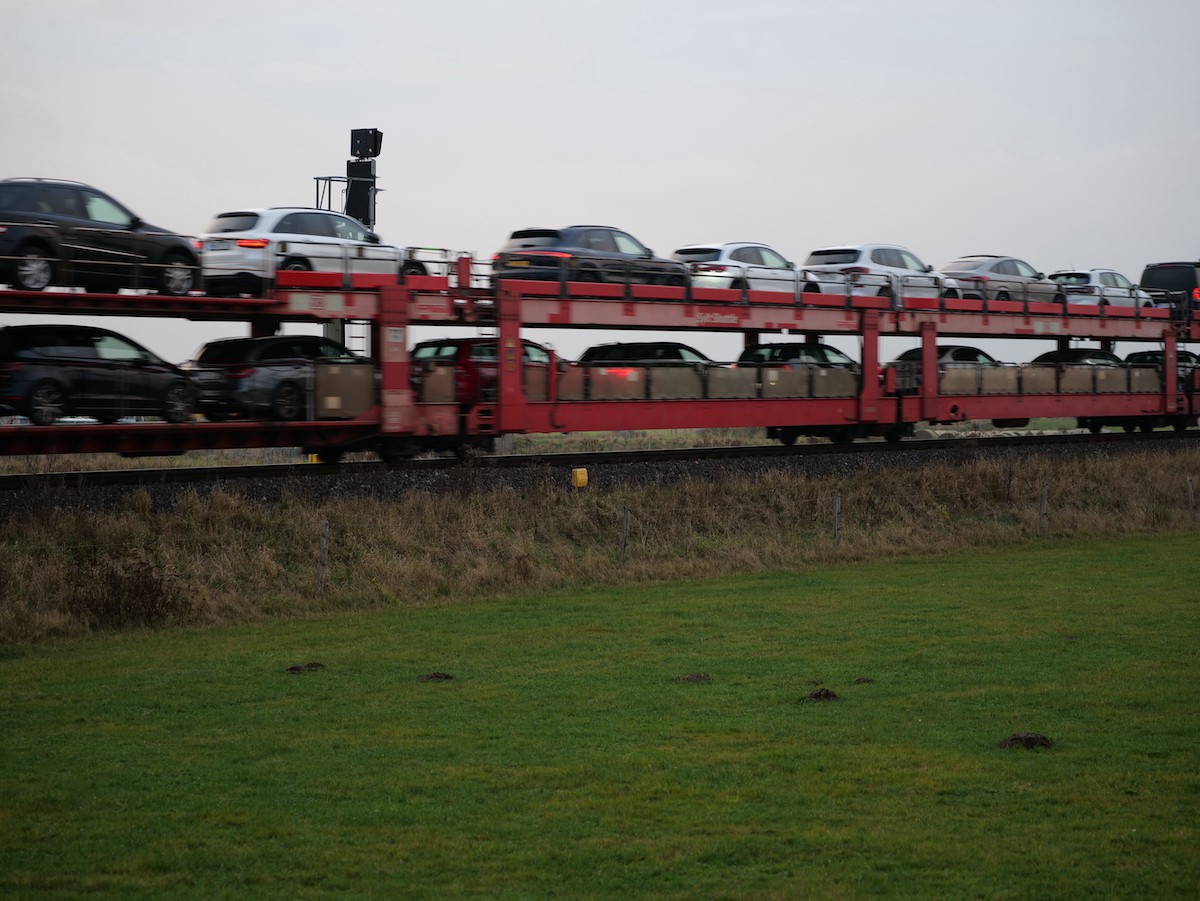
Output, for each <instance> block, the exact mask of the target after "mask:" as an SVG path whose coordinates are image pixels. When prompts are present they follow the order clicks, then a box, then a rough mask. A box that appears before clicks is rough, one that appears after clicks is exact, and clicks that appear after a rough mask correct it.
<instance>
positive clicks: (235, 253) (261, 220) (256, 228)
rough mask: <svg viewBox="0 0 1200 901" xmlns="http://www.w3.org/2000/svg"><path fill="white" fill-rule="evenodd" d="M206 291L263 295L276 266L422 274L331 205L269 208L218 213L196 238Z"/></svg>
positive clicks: (396, 250)
mask: <svg viewBox="0 0 1200 901" xmlns="http://www.w3.org/2000/svg"><path fill="white" fill-rule="evenodd" d="M200 246H201V252H200V258H201V265H202V266H203V271H204V282H205V286H206V287H207V289H208V292H209V293H210V294H217V293H222V292H227V293H234V294H239V293H240V294H261V293H262V292H263V291H264V290H265V289H266V288H268V287H270V286H271V285H272V284H273V283H274V281H275V273H276V272H278V271H280V270H289V269H291V270H300V271H311V272H337V273H341V274H343V275H346V276H350V275H356V274H376V275H390V276H394V277H396V278H400V277H402V276H404V275H408V274H419V275H424V274H426V273H425V267H424V266H423V265H422V264H420V263H419V262H415V261H410V260H408V258H407V255H406V253H405V250H404V248H401V247H394V246H392V245H391V244H382V243H380V240H379V235H377V234H375V232H373V231H371V230H370V229H368V228H367V227H366V226H365V225H363V224H362V223H361V222H359V221H358V220H357V219H352V218H351V217H349V216H345V215H343V214H341V213H335V212H332V211H330V210H317V209H308V208H305V207H272V208H270V209H260V210H234V211H232V212H228V213H219V214H218V215H217V216H216V217H215V218H214V219H213V221H212V222H211V223H209V226H208V233H207V234H205V235H202V236H201V239H200Z"/></svg>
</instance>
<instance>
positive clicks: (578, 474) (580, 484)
mask: <svg viewBox="0 0 1200 901" xmlns="http://www.w3.org/2000/svg"><path fill="white" fill-rule="evenodd" d="M571 487H572V488H586V487H587V470H586V469H572V470H571Z"/></svg>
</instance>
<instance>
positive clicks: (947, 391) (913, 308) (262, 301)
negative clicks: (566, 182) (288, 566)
mask: <svg viewBox="0 0 1200 901" xmlns="http://www.w3.org/2000/svg"><path fill="white" fill-rule="evenodd" d="M471 273H472V261H471V260H470V259H469V258H463V259H460V260H459V263H458V266H457V267H456V268H455V271H454V272H452V273H451V274H450V276H448V277H409V278H408V279H407V280H406V281H405V283H404V284H392V283H388V281H387V280H386V279H383V278H372V279H354V280H353V281H351V282H349V283H346V282H345V281H343V279H342V277H341V276H340V275H338V276H331V275H326V274H322V273H310V272H296V273H287V276H286V277H287V278H288V281H287V282H286V283H284V284H283V285H281V286H280V287H277V289H276V290H275V291H274V292H273V293H272V294H270V295H268V296H266V297H261V298H240V297H239V298H227V297H209V296H191V297H182V298H179V297H159V296H152V295H129V294H80V293H29V292H17V291H3V292H0V311H4V312H22V313H34V312H36V313H42V314H47V313H49V314H55V315H63V316H70V315H119V316H154V317H172V318H186V319H192V320H220V321H243V322H246V323H247V325H248V328H249V331H250V333H251V334H254V335H263V334H272V333H274V332H275V331H276V330H277V329H278V328H279V326H280V324H281V323H283V322H310V323H327V322H331V321H344V320H352V321H356V322H362V323H366V324H367V327H368V328H369V331H370V344H371V348H372V352H373V355H374V357H375V358H376V359H377V361H378V364H379V374H380V378H379V385H378V396H377V397H376V398H373V399H372V402H371V403H369V404H366V405H361V406H362V409H361V410H358V411H356V413H355V415H352V416H349V417H348V418H340V419H338V418H332V417H331V418H324V419H320V420H313V421H308V422H297V423H275V422H255V421H247V422H235V423H206V422H200V421H197V422H194V423H187V424H183V425H167V424H159V423H146V422H142V423H133V424H115V425H95V426H91V425H70V426H48V427H32V426H22V425H18V426H7V427H0V453H4V454H35V453H80V452H97V451H111V452H116V453H123V454H169V453H179V452H183V451H187V450H196V449H203V448H232V447H301V448H303V449H305V450H307V451H309V452H312V453H317V454H319V455H321V456H322V457H323V458H324V459H328V460H334V459H337V458H339V457H340V455H341V454H342V453H343V452H345V451H347V450H356V449H370V450H374V451H376V452H378V453H379V454H380V455H381V456H382V457H384V458H385V459H389V460H392V459H399V458H402V457H405V456H408V455H410V454H412V453H414V452H416V451H419V450H421V449H455V448H460V447H463V446H465V445H470V444H478V445H484V446H486V445H488V444H489V443H490V441H491V440H492V439H494V438H495V437H496V436H499V435H503V434H509V433H536V432H574V431H611V430H641V429H662V428H714V427H754V428H764V429H767V430H769V433H770V434H772V435H774V436H776V437H778V438H779V439H780V440H783V441H785V442H790V441H793V440H795V439H796V438H797V437H798V436H800V435H824V436H826V437H830V438H833V439H835V440H849V439H852V438H854V437H858V436H865V435H882V436H885V437H888V438H898V437H901V436H903V435H904V434H906V433H908V432H910V431H911V429H912V427H913V425H914V424H916V423H920V422H933V423H947V422H962V421H967V420H992V421H995V422H997V423H1000V424H1006V423H1010V424H1019V423H1022V422H1027V421H1028V420H1030V419H1035V418H1044V417H1074V418H1076V419H1077V420H1079V422H1080V424H1081V425H1083V426H1084V427H1090V428H1093V429H1096V430H1098V429H1099V428H1101V427H1103V426H1105V425H1123V426H1125V427H1126V428H1139V427H1140V428H1153V427H1157V426H1160V425H1170V426H1174V427H1176V428H1186V427H1188V426H1190V425H1194V424H1195V423H1196V412H1197V410H1196V401H1195V392H1194V391H1193V388H1194V385H1193V384H1185V385H1180V384H1179V382H1178V380H1177V379H1176V378H1174V377H1164V375H1163V374H1164V373H1174V372H1175V370H1176V348H1177V344H1178V343H1179V342H1180V341H1196V340H1200V321H1198V320H1197V318H1196V317H1195V316H1194V315H1192V314H1191V313H1190V311H1189V312H1188V313H1187V314H1186V315H1181V313H1180V311H1178V310H1173V309H1137V308H1114V307H1104V308H1100V307H1083V306H1075V305H1072V306H1070V307H1064V306H1062V305H1058V304H1046V303H1030V302H1021V301H1003V302H1000V301H990V302H985V301H978V300H961V299H942V300H928V299H923V300H915V299H910V300H905V299H903V298H888V297H857V296H842V295H830V294H803V293H797V294H795V295H792V294H787V293H778V292H754V291H732V290H722V289H699V288H697V289H690V288H682V287H665V286H643V285H625V284H605V283H599V284H597V283H560V282H533V281H513V282H503V283H501V285H500V286H499V288H491V287H473V286H472V282H473V279H472V274H471ZM414 325H422V326H430V325H444V326H447V327H449V326H463V325H468V326H477V327H479V328H484V329H488V330H489V331H490V332H492V333H494V334H495V336H496V340H497V347H498V357H499V360H498V362H499V366H498V379H497V382H498V384H497V389H496V391H495V396H494V398H489V399H487V400H486V401H483V402H479V403H473V404H470V405H462V404H460V403H458V402H457V399H456V398H455V397H454V396H453V392H452V391H449V390H447V385H450V384H452V383H453V380H452V379H450V378H437V377H436V375H437V374H436V373H434V374H433V375H434V377H428V376H429V374H428V373H427V374H426V377H423V378H422V379H421V380H420V388H419V390H414V387H413V384H414V383H413V380H412V378H411V375H412V373H411V364H410V360H409V349H410V346H411V344H412V341H411V340H410V329H411V328H412V327H413V326H414ZM542 328H580V329H601V330H606V331H609V330H636V329H654V330H693V331H697V332H709V333H711V332H721V333H729V334H739V335H741V336H743V340H744V341H745V343H747V344H751V343H755V342H756V341H757V340H758V339H759V338H760V337H761V336H762V335H765V334H770V333H778V332H784V331H786V332H788V333H789V334H801V335H805V336H809V337H810V338H812V339H814V340H815V339H816V338H817V337H818V336H826V335H832V336H843V337H849V336H853V337H856V338H857V339H858V340H859V341H860V343H861V347H862V360H861V367H860V372H858V373H852V372H850V371H847V370H836V371H835V370H822V369H819V368H777V369H754V368H741V369H739V368H736V367H716V368H711V369H707V370H705V371H703V372H701V371H693V370H688V369H675V370H653V369H639V368H638V367H624V369H623V370H622V371H621V372H619V373H614V372H612V371H609V370H604V369H602V368H594V367H582V366H575V365H566V364H562V365H552V366H550V367H548V368H547V367H542V368H541V369H540V370H538V371H537V372H530V371H525V369H524V368H523V366H522V363H521V355H520V353H519V352H518V348H520V346H521V340H522V338H523V337H528V336H530V335H532V336H533V337H534V338H535V339H536V330H537V329H542ZM893 336H908V337H916V338H919V339H920V341H921V346H922V348H923V351H922V355H921V361H920V364H919V365H918V366H916V367H914V368H913V369H912V370H911V371H905V370H903V369H899V368H896V367H893V366H885V365H883V364H882V361H881V360H880V357H879V345H880V339H881V338H883V337H893ZM949 337H977V338H1021V337H1028V338H1038V339H1047V338H1050V339H1057V340H1058V341H1059V343H1060V344H1062V345H1065V344H1066V343H1067V342H1069V341H1070V340H1071V339H1091V340H1098V341H1101V342H1114V341H1118V340H1120V341H1145V342H1154V343H1155V344H1156V345H1161V346H1162V347H1163V348H1164V362H1163V365H1162V367H1161V368H1154V367H1141V368H1126V367H1115V368H1112V369H1108V370H1105V369H1103V368H1101V367H1090V366H1089V367H1064V366H1057V367H1055V366H1051V367H1045V366H1031V365H1025V366H1013V367H1009V366H1005V367H997V368H995V369H990V368H980V367H947V366H945V365H939V364H938V362H937V353H936V351H937V342H938V340H939V339H943V338H949Z"/></svg>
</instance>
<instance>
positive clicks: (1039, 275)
mask: <svg viewBox="0 0 1200 901" xmlns="http://www.w3.org/2000/svg"><path fill="white" fill-rule="evenodd" d="M1045 277H1046V273H1044V272H1039V273H1038V274H1037V275H1035V276H1034V278H1045Z"/></svg>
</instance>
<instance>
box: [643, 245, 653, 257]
mask: <svg viewBox="0 0 1200 901" xmlns="http://www.w3.org/2000/svg"><path fill="white" fill-rule="evenodd" d="M652 256H654V251H653V250H651V249H650V248H649V247H647V248H646V250H645V251H644V252H643V253H642V259H644V260H648V259H650V258H651V257H652Z"/></svg>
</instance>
